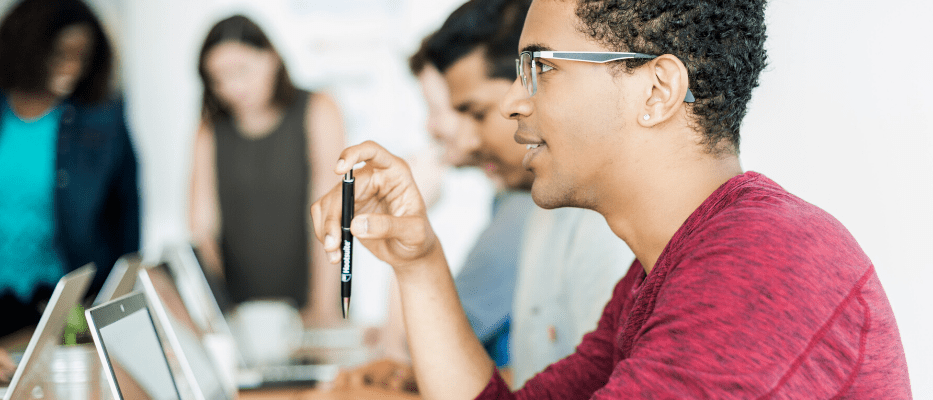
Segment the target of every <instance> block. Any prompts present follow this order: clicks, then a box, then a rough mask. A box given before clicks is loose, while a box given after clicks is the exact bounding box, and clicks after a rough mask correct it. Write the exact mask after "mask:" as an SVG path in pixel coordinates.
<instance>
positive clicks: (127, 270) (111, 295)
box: [92, 253, 141, 306]
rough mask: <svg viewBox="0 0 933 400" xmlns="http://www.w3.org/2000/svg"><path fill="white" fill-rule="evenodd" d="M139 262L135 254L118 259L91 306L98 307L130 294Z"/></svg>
mask: <svg viewBox="0 0 933 400" xmlns="http://www.w3.org/2000/svg"><path fill="white" fill-rule="evenodd" d="M140 262H141V260H140V258H139V254H136V253H131V254H127V255H124V256H123V257H120V258H119V259H118V260H117V262H116V263H115V264H114V265H113V269H112V270H110V275H107V280H105V281H104V285H103V286H101V288H100V292H97V297H96V298H94V303H92V305H95V306H98V305H101V304H104V303H106V302H108V301H110V300H113V299H115V298H117V297H123V296H125V295H127V294H128V293H129V292H132V291H133V286H134V285H135V284H136V273H137V272H138V271H139V264H140Z"/></svg>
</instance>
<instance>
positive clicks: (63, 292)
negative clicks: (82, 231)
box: [0, 264, 97, 400]
mask: <svg viewBox="0 0 933 400" xmlns="http://www.w3.org/2000/svg"><path fill="white" fill-rule="evenodd" d="M96 271H97V269H96V268H95V267H94V264H88V265H85V266H83V267H81V268H78V269H76V270H74V271H72V272H70V273H68V274H67V275H65V276H63V277H62V278H61V279H59V281H58V284H57V285H55V291H54V292H52V297H50V298H49V303H48V305H47V306H46V307H45V311H43V312H42V317H41V318H40V319H39V324H38V325H36V330H35V332H33V334H32V337H31V338H30V339H29V344H28V345H27V346H26V351H25V352H24V353H23V356H22V358H21V359H20V361H19V364H18V365H17V366H16V372H15V373H14V374H13V379H11V380H10V385H9V386H8V387H6V388H3V389H0V394H2V395H3V399H4V400H10V399H17V400H23V399H43V398H48V397H49V396H54V392H53V390H54V388H53V387H51V385H50V384H49V383H48V382H47V377H48V371H49V367H50V363H51V360H52V356H53V353H54V349H55V348H56V347H57V346H58V345H59V344H61V342H62V334H63V333H64V331H65V323H66V320H67V318H68V315H69V314H70V313H71V310H73V309H74V308H75V307H76V306H78V305H79V304H80V302H81V299H82V298H84V294H85V293H87V288H88V286H89V285H90V283H91V280H92V279H93V278H94V273H95V272H96Z"/></svg>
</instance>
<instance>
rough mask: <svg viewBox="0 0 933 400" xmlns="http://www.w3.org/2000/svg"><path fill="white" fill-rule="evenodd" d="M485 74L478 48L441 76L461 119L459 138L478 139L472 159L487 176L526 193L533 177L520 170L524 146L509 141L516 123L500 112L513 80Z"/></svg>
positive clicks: (482, 54)
mask: <svg viewBox="0 0 933 400" xmlns="http://www.w3.org/2000/svg"><path fill="white" fill-rule="evenodd" d="M486 71H487V64H486V60H485V58H484V51H483V50H482V49H477V50H475V51H473V52H472V53H470V54H469V55H467V56H466V57H463V58H462V59H461V60H460V61H457V62H456V63H454V65H452V66H451V67H450V68H449V69H447V71H446V72H445V73H444V79H445V80H446V81H447V85H448V87H449V88H450V103H451V104H452V105H453V108H454V110H456V112H457V114H458V116H459V120H460V122H459V124H458V125H457V128H458V129H457V131H458V135H459V136H462V137H463V136H465V137H477V138H479V145H478V146H477V147H476V148H475V149H474V150H473V152H472V154H473V159H474V160H475V162H476V165H477V166H479V167H480V168H482V169H483V171H485V172H486V174H487V175H488V176H490V177H491V178H493V179H494V180H496V181H499V182H500V183H502V184H503V185H504V186H505V187H507V188H510V189H523V190H529V189H530V188H531V183H532V180H533V179H534V176H533V175H532V174H531V173H530V172H529V171H527V170H526V169H525V168H524V167H522V158H523V157H524V156H525V146H524V145H520V144H518V143H516V142H515V140H513V138H512V136H513V134H514V133H515V128H516V126H517V124H516V122H515V121H511V120H508V119H506V118H505V117H503V116H502V114H500V113H499V102H500V101H501V100H502V97H503V96H505V94H506V93H507V92H508V91H509V88H510V87H511V86H512V81H511V80H508V79H491V78H489V77H488V76H487V75H486Z"/></svg>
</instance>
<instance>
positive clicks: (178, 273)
mask: <svg viewBox="0 0 933 400" xmlns="http://www.w3.org/2000/svg"><path fill="white" fill-rule="evenodd" d="M162 260H163V261H165V262H166V263H167V265H168V268H169V272H170V273H171V274H172V277H173V278H175V282H176V284H177V285H178V291H179V294H180V295H181V298H182V300H183V301H184V302H185V306H186V307H187V308H188V310H189V312H190V313H191V317H192V319H193V320H194V322H195V323H196V324H198V326H199V327H201V329H202V330H204V331H205V332H210V333H217V334H222V335H226V336H229V337H233V334H232V333H231V331H230V326H229V325H227V320H226V319H224V315H223V312H222V311H221V310H220V306H219V305H218V304H217V300H216V299H215V298H214V294H213V293H212V292H211V287H210V285H209V284H208V282H207V277H206V276H205V275H204V271H203V270H202V269H201V264H200V263H199V262H198V258H197V256H195V254H194V250H193V249H192V248H191V245H188V244H184V245H178V246H171V247H167V248H166V249H165V251H164V252H163V254H162ZM238 358H239V357H238Z"/></svg>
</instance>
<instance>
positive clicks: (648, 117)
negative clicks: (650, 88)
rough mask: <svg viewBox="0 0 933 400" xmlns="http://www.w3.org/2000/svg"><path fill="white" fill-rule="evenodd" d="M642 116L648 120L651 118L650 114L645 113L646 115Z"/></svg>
mask: <svg viewBox="0 0 933 400" xmlns="http://www.w3.org/2000/svg"><path fill="white" fill-rule="evenodd" d="M641 118H642V119H643V120H645V121H647V120H649V119H651V116H650V115H648V114H645V116H644V117H641Z"/></svg>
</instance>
